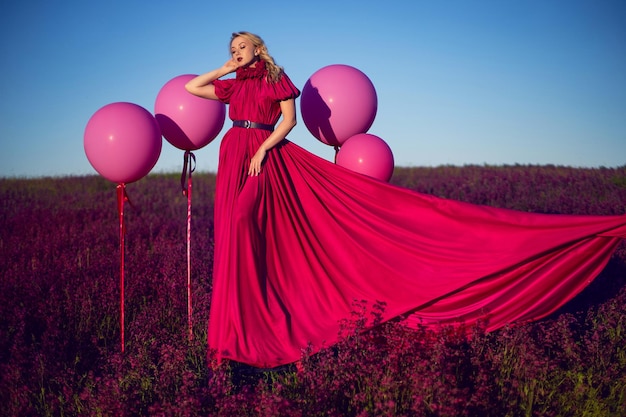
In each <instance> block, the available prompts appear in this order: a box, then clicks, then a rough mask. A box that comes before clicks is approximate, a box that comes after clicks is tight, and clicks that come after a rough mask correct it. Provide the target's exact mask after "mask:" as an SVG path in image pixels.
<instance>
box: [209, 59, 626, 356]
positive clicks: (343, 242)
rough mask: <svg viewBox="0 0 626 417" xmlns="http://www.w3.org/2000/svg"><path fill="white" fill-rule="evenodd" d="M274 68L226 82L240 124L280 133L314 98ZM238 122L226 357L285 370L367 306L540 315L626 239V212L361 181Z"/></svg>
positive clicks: (214, 330)
mask: <svg viewBox="0 0 626 417" xmlns="http://www.w3.org/2000/svg"><path fill="white" fill-rule="evenodd" d="M265 76H266V70H265V68H264V65H263V62H262V61H261V62H259V63H258V64H257V66H256V67H255V68H245V69H240V70H238V71H237V76H236V78H234V79H225V80H217V81H215V88H216V94H217V95H218V97H219V98H220V99H221V100H222V101H224V102H225V103H229V104H230V107H229V116H230V118H231V119H233V120H250V121H253V122H259V123H265V124H275V123H276V122H277V121H278V119H279V117H280V101H281V100H286V99H290V98H296V97H298V95H299V94H300V92H299V90H298V89H297V88H296V87H295V86H294V85H293V83H292V82H291V81H290V80H289V78H288V77H287V76H286V75H284V74H283V76H282V79H281V80H280V81H278V82H277V83H272V82H268V81H267V80H266V78H265ZM269 135H270V132H269V131H266V130H261V129H245V128H239V127H234V128H232V129H230V130H229V131H228V132H227V133H226V135H225V136H224V138H223V140H222V143H221V146H220V159H219V170H218V174H217V180H216V181H217V184H216V196H215V242H216V246H215V257H214V271H213V295H212V297H213V298H212V302H211V311H210V319H209V329H208V343H209V347H210V348H211V349H214V350H215V351H216V353H217V356H218V358H219V359H220V360H222V359H226V358H228V359H232V360H235V361H238V362H242V363H246V364H249V365H253V366H259V367H274V366H278V365H282V364H287V363H291V362H294V361H297V360H299V359H300V358H301V355H302V351H303V349H305V348H306V347H307V346H308V345H309V344H310V346H311V347H312V348H313V351H316V350H318V349H320V348H321V347H323V346H329V345H332V344H333V343H334V342H336V341H337V339H338V337H339V330H340V322H341V321H342V320H344V319H349V318H350V313H351V312H352V310H353V307H354V301H355V300H366V301H367V302H369V303H371V304H374V303H376V302H384V303H385V305H386V307H385V310H384V313H383V320H389V319H393V318H396V317H400V316H402V317H405V318H406V317H408V318H407V319H406V320H407V321H408V322H409V323H413V324H417V323H421V324H423V325H427V326H428V325H440V324H452V325H454V324H458V323H465V324H468V325H471V324H473V323H475V322H476V321H477V320H482V321H485V322H486V326H487V330H494V329H497V328H499V327H502V326H504V325H506V324H508V323H512V322H519V321H528V320H536V319H540V318H542V317H545V316H546V315H548V314H550V313H551V312H553V311H555V310H556V309H557V308H559V307H560V306H561V305H563V304H564V303H565V302H567V301H568V300H570V299H571V298H572V297H574V296H575V295H576V294H578V293H579V292H580V291H581V290H582V289H583V288H584V287H585V286H587V285H588V284H589V283H590V282H591V281H592V280H593V279H594V278H595V277H596V275H597V274H598V273H599V272H600V271H601V270H602V269H603V267H604V266H605V265H606V263H607V262H608V260H609V258H610V256H611V254H612V253H613V251H614V249H615V248H616V246H617V244H618V243H619V241H620V239H622V238H624V237H626V216H574V215H554V214H550V215H548V214H533V213H526V212H520V211H513V210H507V209H499V208H493V207H487V206H479V205H473V204H468V203H463V202H458V201H452V200H447V199H442V198H437V197H434V196H430V195H425V194H421V193H418V192H415V191H412V190H409V189H405V188H401V187H397V186H394V185H391V184H388V183H385V182H381V181H378V180H375V179H372V178H369V177H367V176H365V175H362V174H358V173H354V172H351V171H349V170H347V169H344V168H342V167H340V166H338V165H336V164H333V163H331V162H328V161H326V160H324V159H322V158H319V157H317V156H316V155H313V154H311V153H309V152H308V151H306V150H304V149H302V148H301V147H299V146H297V145H296V144H294V143H292V142H290V141H288V140H286V139H285V140H283V141H282V142H281V143H280V144H279V145H277V146H276V147H274V148H273V149H271V150H270V151H269V152H268V153H267V158H266V161H265V162H264V164H263V167H262V170H261V174H260V175H259V176H248V175H247V170H248V167H249V163H250V159H251V158H252V156H253V155H254V153H255V152H256V151H257V149H258V147H259V145H260V144H261V143H262V142H263V141H264V140H265V139H266V138H267V137H268V136H269Z"/></svg>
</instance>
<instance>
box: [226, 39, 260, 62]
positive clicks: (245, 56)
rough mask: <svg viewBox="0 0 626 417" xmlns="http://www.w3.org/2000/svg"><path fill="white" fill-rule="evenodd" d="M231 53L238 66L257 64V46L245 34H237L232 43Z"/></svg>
mask: <svg viewBox="0 0 626 417" xmlns="http://www.w3.org/2000/svg"><path fill="white" fill-rule="evenodd" d="M230 53H231V56H232V58H233V61H235V62H236V63H237V66H238V67H245V66H247V65H250V66H252V67H254V64H256V61H257V60H258V57H257V56H256V48H255V47H254V45H253V44H252V42H250V40H248V39H246V38H244V37H243V36H237V37H236V38H235V39H233V41H232V42H231V43H230Z"/></svg>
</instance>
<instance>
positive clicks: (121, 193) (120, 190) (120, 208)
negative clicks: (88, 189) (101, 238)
mask: <svg viewBox="0 0 626 417" xmlns="http://www.w3.org/2000/svg"><path fill="white" fill-rule="evenodd" d="M126 201H128V202H129V203H130V200H129V199H128V194H126V185H125V184H124V183H121V184H119V185H118V186H117V212H118V214H119V218H120V344H121V347H122V353H123V352H124V235H125V234H126V227H125V224H124V203H125V202H126Z"/></svg>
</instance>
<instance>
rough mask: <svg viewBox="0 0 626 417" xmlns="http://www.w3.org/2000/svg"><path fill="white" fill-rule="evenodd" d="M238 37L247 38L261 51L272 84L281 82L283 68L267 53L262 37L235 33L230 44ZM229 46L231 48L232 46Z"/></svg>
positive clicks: (260, 54)
mask: <svg viewBox="0 0 626 417" xmlns="http://www.w3.org/2000/svg"><path fill="white" fill-rule="evenodd" d="M238 36H241V37H243V38H246V39H247V40H249V41H250V42H252V45H254V47H255V48H256V49H257V50H258V51H259V58H261V59H262V60H263V61H265V68H267V78H268V80H269V81H272V82H276V81H278V80H280V76H281V74H282V73H283V68H282V67H280V66H278V65H276V63H275V62H274V58H272V57H271V56H270V54H269V52H268V51H267V46H265V42H263V39H261V37H260V36H258V35H255V34H254V33H250V32H245V31H242V32H233V34H232V36H231V37H230V42H231V43H232V42H233V40H234V39H235V38H236V37H238ZM228 46H229V48H230V44H229V45H228Z"/></svg>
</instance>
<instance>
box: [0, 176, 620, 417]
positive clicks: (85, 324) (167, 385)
mask: <svg viewBox="0 0 626 417" xmlns="http://www.w3.org/2000/svg"><path fill="white" fill-rule="evenodd" d="M193 180H194V183H193V185H194V188H193V198H194V201H193V208H192V211H193V215H192V237H191V242H192V244H191V248H192V251H191V259H192V268H191V277H192V283H193V296H192V299H193V308H194V315H193V323H194V327H193V336H194V337H193V339H191V340H190V339H189V338H188V332H187V264H186V256H187V247H186V228H187V201H186V198H185V197H183V196H182V195H181V188H180V184H179V181H178V176H177V175H168V174H159V175H150V176H148V177H146V178H144V179H142V180H140V181H138V182H137V183H133V184H130V185H128V186H127V192H128V195H129V198H130V202H129V204H128V205H127V206H126V209H125V224H126V235H125V242H126V245H125V254H126V256H125V265H126V268H125V271H126V273H125V275H126V286H125V299H126V302H125V306H126V313H125V315H126V319H125V330H126V336H125V337H126V343H125V352H123V353H122V352H121V349H120V324H119V315H120V311H119V307H120V306H119V304H120V299H119V275H120V257H119V219H118V213H117V209H116V191H115V184H112V183H111V182H109V181H107V180H104V179H102V178H100V177H98V176H86V177H67V178H40V179H0V225H1V226H2V227H1V229H0V415H3V416H138V415H151V416H196V415H202V416H248V415H249V416H307V417H308V416H498V417H502V416H624V415H626V245H625V244H624V243H622V244H621V245H620V246H619V248H618V250H617V252H616V253H615V255H614V256H613V257H612V259H611V261H610V263H609V265H608V266H607V268H606V269H605V271H604V272H603V273H602V274H601V275H600V276H599V277H598V278H597V279H596V280H595V281H594V282H593V283H592V284H591V285H590V286H589V287H588V288H587V289H586V290H585V291H583V292H582V293H581V294H580V295H579V296H578V297H577V298H575V299H574V300H572V301H571V302H570V303H568V304H567V305H566V306H564V307H563V308H562V309H561V310H560V311H558V312H557V313H556V314H554V315H552V316H551V317H549V318H547V319H545V320H542V321H540V322H537V323H532V324H526V325H520V326H512V327H510V328H504V329H501V330H499V331H496V332H492V333H489V334H485V333H484V332H482V331H481V328H480V326H478V327H476V328H473V329H470V333H471V337H469V338H468V337H465V336H463V335H462V334H460V333H459V331H458V330H457V331H455V330H452V329H448V328H442V329H440V330H438V331H427V330H425V329H417V330H415V329H413V330H410V329H407V328H405V327H403V326H401V325H400V324H398V323H393V322H392V323H385V324H382V325H379V326H377V327H375V328H374V329H373V330H370V331H365V332H364V331H362V326H363V323H364V321H365V320H366V319H367V317H364V315H365V314H371V313H363V312H362V311H361V310H360V308H359V307H360V306H359V303H358V302H357V303H355V311H354V317H353V320H351V321H349V322H346V323H344V324H343V329H342V332H343V335H344V337H343V339H342V341H341V342H340V343H339V344H337V345H336V346H334V347H332V348H330V349H327V350H324V351H322V352H320V353H317V354H315V355H309V354H307V353H306V351H305V352H303V358H302V361H301V365H300V367H299V369H296V368H295V367H284V368H281V369H274V370H260V369H253V368H250V367H247V366H244V365H241V364H236V363H228V364H224V365H223V366H221V367H217V368H215V367H213V366H211V357H210V355H209V357H207V352H206V324H207V319H208V310H209V304H210V294H211V280H210V271H211V267H212V245H213V240H212V227H213V224H212V221H213V219H212V202H213V192H214V180H215V177H214V175H213V174H207V173H204V174H195V175H194V177H193ZM392 182H393V183H395V184H398V185H402V186H406V187H409V188H412V189H415V190H418V191H421V192H425V193H430V194H434V195H438V196H441V197H446V198H451V199H458V200H464V201H469V202H473V203H479V204H486V205H492V206H498V207H508V208H513V209H518V210H526V211H532V212H544V213H576V214H623V213H625V212H626V166H624V167H621V168H610V169H609V168H598V169H578V168H568V167H558V166H464V167H453V166H442V167H436V168H396V170H395V172H394V176H393V178H392ZM377 307H378V308H379V309H383V308H384V305H379V306H377ZM374 314H376V311H374Z"/></svg>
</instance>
